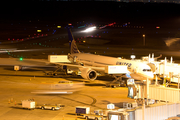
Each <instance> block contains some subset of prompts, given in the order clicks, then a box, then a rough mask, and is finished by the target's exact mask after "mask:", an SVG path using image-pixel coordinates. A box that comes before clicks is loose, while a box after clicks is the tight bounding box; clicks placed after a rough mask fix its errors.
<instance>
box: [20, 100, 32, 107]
mask: <svg viewBox="0 0 180 120" xmlns="http://www.w3.org/2000/svg"><path fill="white" fill-rule="evenodd" d="M22 108H26V109H35V101H34V100H23V101H22Z"/></svg>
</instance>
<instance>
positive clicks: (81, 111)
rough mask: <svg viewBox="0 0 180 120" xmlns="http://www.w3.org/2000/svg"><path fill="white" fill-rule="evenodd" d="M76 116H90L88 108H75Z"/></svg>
mask: <svg viewBox="0 0 180 120" xmlns="http://www.w3.org/2000/svg"><path fill="white" fill-rule="evenodd" d="M76 114H77V115H81V114H90V107H85V106H76Z"/></svg>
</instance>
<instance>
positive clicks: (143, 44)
mask: <svg viewBox="0 0 180 120" xmlns="http://www.w3.org/2000/svg"><path fill="white" fill-rule="evenodd" d="M143 46H145V34H143Z"/></svg>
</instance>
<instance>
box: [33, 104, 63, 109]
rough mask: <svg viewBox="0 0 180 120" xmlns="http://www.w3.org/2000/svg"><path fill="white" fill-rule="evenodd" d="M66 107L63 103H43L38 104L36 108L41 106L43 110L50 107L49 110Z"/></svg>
mask: <svg viewBox="0 0 180 120" xmlns="http://www.w3.org/2000/svg"><path fill="white" fill-rule="evenodd" d="M63 107H64V105H61V104H54V105H51V104H43V105H38V106H36V108H40V109H42V110H44V109H49V110H59V109H62V108H63Z"/></svg>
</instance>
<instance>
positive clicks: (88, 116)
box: [83, 114, 107, 120]
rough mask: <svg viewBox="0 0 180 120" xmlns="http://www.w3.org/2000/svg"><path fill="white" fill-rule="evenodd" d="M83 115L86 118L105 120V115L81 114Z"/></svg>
mask: <svg viewBox="0 0 180 120" xmlns="http://www.w3.org/2000/svg"><path fill="white" fill-rule="evenodd" d="M83 117H84V118H85V119H86V120H89V119H91V120H107V116H103V115H96V114H83Z"/></svg>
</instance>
